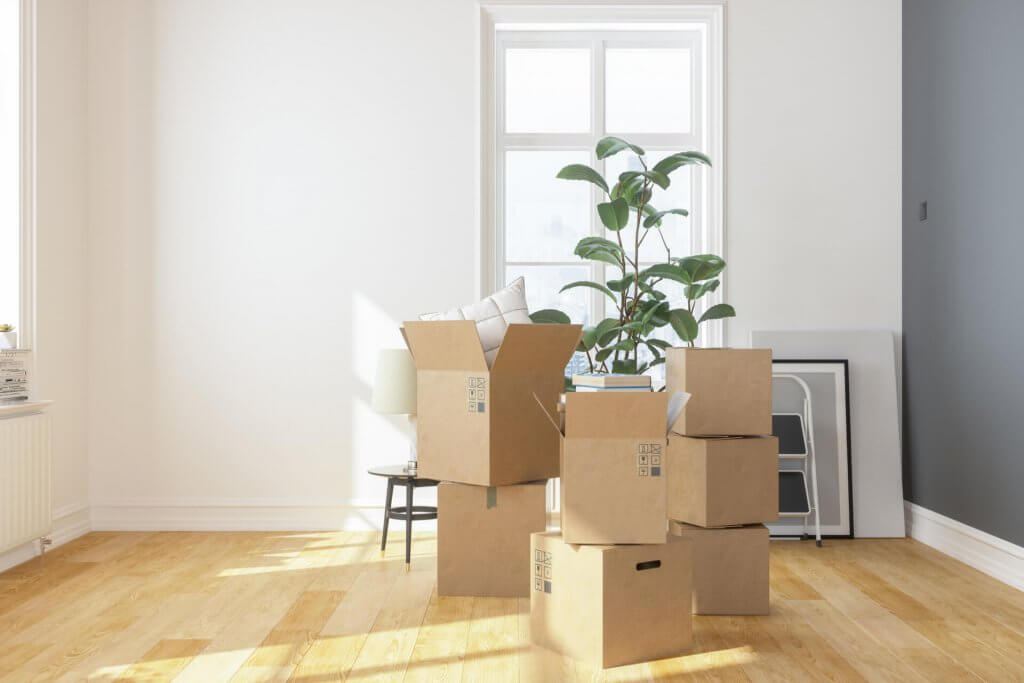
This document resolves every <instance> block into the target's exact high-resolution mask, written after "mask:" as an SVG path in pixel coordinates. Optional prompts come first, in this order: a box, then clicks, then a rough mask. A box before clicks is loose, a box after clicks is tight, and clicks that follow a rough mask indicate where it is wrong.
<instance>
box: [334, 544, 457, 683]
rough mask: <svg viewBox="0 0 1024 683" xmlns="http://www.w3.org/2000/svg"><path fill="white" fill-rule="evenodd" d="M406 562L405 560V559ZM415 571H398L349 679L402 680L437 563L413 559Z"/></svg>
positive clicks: (421, 621)
mask: <svg viewBox="0 0 1024 683" xmlns="http://www.w3.org/2000/svg"><path fill="white" fill-rule="evenodd" d="M403 564H404V563H403ZM412 568H413V571H411V572H409V573H404V572H403V573H402V574H399V576H398V578H397V579H396V580H395V582H394V584H393V586H392V589H391V593H390V595H388V598H387V600H386V601H385V602H384V605H383V606H382V607H381V608H380V611H379V612H377V618H376V619H374V621H373V626H372V627H371V628H370V633H369V634H368V635H367V636H366V639H365V640H364V641H363V646H362V648H360V650H359V655H358V656H357V657H356V660H355V662H353V664H352V668H351V669H350V670H349V672H348V679H349V680H354V681H359V680H374V681H401V680H402V678H404V676H405V669H406V665H407V664H408V661H409V656H410V655H411V654H412V651H413V648H414V647H415V644H416V636H417V634H418V632H419V628H420V625H421V624H422V623H423V617H424V616H425V614H426V611H427V605H428V603H429V602H430V594H431V592H432V590H433V587H434V584H435V583H436V581H437V580H436V574H435V571H434V563H433V562H429V561H425V558H420V560H418V561H417V560H415V559H414V560H413V564H412Z"/></svg>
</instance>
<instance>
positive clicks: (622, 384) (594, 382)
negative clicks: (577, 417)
mask: <svg viewBox="0 0 1024 683" xmlns="http://www.w3.org/2000/svg"><path fill="white" fill-rule="evenodd" d="M572 384H573V387H575V389H576V391H651V378H650V376H648V375H616V374H607V373H598V372H594V373H586V374H582V375H573V376H572Z"/></svg>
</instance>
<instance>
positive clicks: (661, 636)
mask: <svg viewBox="0 0 1024 683" xmlns="http://www.w3.org/2000/svg"><path fill="white" fill-rule="evenodd" d="M531 552H532V558H531V559H532V562H531V567H532V571H533V577H534V578H533V586H532V590H531V591H530V637H531V639H532V640H533V642H534V643H536V644H537V645H541V646H543V647H546V648H548V649H550V650H554V651H556V652H560V653H562V654H565V655H568V656H570V657H575V658H576V659H579V660H581V661H583V662H587V663H589V664H591V665H598V666H601V667H610V666H620V665H622V664H633V663H635V662H646V661H649V660H652V659H663V658H665V657H675V656H677V655H680V654H683V653H684V652H686V651H687V650H688V649H689V647H690V643H691V638H692V617H691V615H690V597H689V596H690V584H689V580H688V578H687V577H688V576H689V575H690V571H691V563H692V561H693V557H692V550H691V546H690V543H688V542H686V541H685V540H683V539H680V538H674V537H673V538H670V539H668V542H667V543H659V544H654V545H600V546H599V545H570V544H568V543H566V542H565V541H564V540H563V539H562V537H561V536H560V535H559V534H558V533H557V532H556V533H543V534H533V536H532V544H531Z"/></svg>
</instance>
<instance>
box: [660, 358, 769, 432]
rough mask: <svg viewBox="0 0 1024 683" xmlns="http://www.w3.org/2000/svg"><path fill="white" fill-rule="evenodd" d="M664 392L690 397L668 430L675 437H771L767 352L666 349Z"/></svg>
mask: <svg viewBox="0 0 1024 683" xmlns="http://www.w3.org/2000/svg"><path fill="white" fill-rule="evenodd" d="M665 390H666V391H667V392H668V393H669V394H672V393H674V392H677V391H685V392H686V393H688V394H690V395H691V396H692V398H691V399H690V400H689V401H688V402H687V404H686V407H685V408H684V409H683V412H682V414H681V415H680V416H679V419H677V420H676V421H675V424H673V425H672V431H673V432H675V433H676V434H682V435H685V436H762V435H766V434H771V433H772V351H771V349H695V348H672V349H667V350H666V351H665Z"/></svg>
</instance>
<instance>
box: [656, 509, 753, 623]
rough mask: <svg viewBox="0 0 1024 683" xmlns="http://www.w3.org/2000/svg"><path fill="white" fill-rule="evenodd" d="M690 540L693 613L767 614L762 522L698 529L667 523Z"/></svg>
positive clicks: (673, 531)
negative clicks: (691, 547)
mask: <svg viewBox="0 0 1024 683" xmlns="http://www.w3.org/2000/svg"><path fill="white" fill-rule="evenodd" d="M669 528H670V530H671V533H672V535H673V536H677V537H680V538H685V539H687V540H689V541H691V542H692V543H693V578H692V581H693V583H692V585H693V613H694V614H731V615H760V614H768V611H769V596H768V562H769V561H768V549H769V538H768V528H767V527H765V526H764V525H763V524H755V525H753V526H740V527H731V528H727V529H702V528H700V527H695V526H691V525H689V524H682V523H679V522H671V523H670V524H669Z"/></svg>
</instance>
